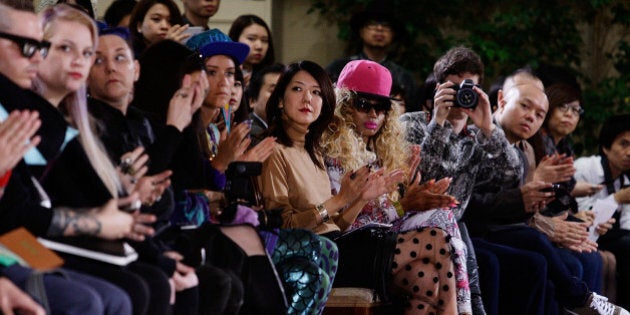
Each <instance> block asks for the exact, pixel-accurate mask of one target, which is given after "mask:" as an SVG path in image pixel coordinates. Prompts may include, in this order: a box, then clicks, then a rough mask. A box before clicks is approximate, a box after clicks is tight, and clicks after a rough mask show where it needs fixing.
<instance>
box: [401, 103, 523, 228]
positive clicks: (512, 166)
mask: <svg viewBox="0 0 630 315" xmlns="http://www.w3.org/2000/svg"><path fill="white" fill-rule="evenodd" d="M427 117H428V115H427V114H426V113H424V112H413V113H407V114H404V115H403V116H402V117H401V121H402V122H403V123H404V124H405V126H406V128H407V140H408V141H410V142H411V143H413V144H419V145H421V147H422V150H421V156H422V162H421V163H420V168H421V172H422V180H423V181H428V180H430V179H434V178H435V179H440V178H444V177H452V178H453V181H452V182H451V186H450V187H449V191H448V193H449V194H451V195H452V196H454V197H455V198H457V200H458V201H459V202H460V204H459V206H458V207H457V208H455V209H453V211H454V212H455V216H456V217H457V219H458V220H460V219H461V218H462V216H463V215H464V210H465V209H466V207H467V206H468V202H469V200H470V197H471V195H472V193H473V188H474V187H475V186H483V185H485V184H487V183H490V182H492V183H494V184H496V185H503V184H505V183H512V182H514V181H516V182H518V181H519V179H520V178H521V176H522V174H523V169H522V165H521V160H520V158H519V154H518V152H517V150H515V149H514V148H513V147H512V145H510V143H509V142H508V141H507V139H506V138H505V134H504V132H503V130H502V129H501V128H498V127H497V128H495V129H494V131H493V132H492V135H491V137H486V136H485V135H484V134H483V132H480V131H478V130H477V129H476V128H474V127H469V128H467V129H464V130H463V132H462V133H460V134H455V133H454V132H453V126H452V125H451V124H450V123H449V122H448V121H447V122H445V123H444V126H440V125H438V124H437V123H435V122H434V121H431V122H430V123H427V121H426V120H427Z"/></svg>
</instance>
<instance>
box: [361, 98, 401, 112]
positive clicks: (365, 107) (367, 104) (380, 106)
mask: <svg viewBox="0 0 630 315" xmlns="http://www.w3.org/2000/svg"><path fill="white" fill-rule="evenodd" d="M353 105H354V108H356V109H357V110H358V111H359V112H361V113H365V114H368V113H369V112H370V111H372V109H374V111H375V112H376V114H379V115H380V114H384V113H385V112H387V111H389V110H390V109H391V108H392V102H391V101H390V100H384V99H380V100H379V99H374V98H367V97H363V96H357V97H356V98H355V99H354V104H353Z"/></svg>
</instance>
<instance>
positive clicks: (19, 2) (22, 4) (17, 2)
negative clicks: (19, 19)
mask: <svg viewBox="0 0 630 315" xmlns="http://www.w3.org/2000/svg"><path fill="white" fill-rule="evenodd" d="M0 4H1V5H5V6H7V7H9V8H11V9H14V10H18V11H28V12H34V11H35V7H34V6H33V0H0Z"/></svg>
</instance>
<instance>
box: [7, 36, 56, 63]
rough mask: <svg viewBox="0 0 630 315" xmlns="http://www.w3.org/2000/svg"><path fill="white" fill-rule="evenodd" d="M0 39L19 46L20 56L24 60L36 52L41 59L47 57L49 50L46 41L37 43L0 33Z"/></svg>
mask: <svg viewBox="0 0 630 315" xmlns="http://www.w3.org/2000/svg"><path fill="white" fill-rule="evenodd" d="M0 38H4V39H8V40H10V41H12V42H14V43H16V44H18V46H20V52H21V53H22V56H24V57H26V58H31V57H33V55H35V53H36V52H37V51H39V54H40V55H42V58H46V55H48V49H50V42H48V41H45V40H43V41H41V42H40V41H37V40H34V39H32V38H28V37H22V36H17V35H11V34H7V33H2V32H0Z"/></svg>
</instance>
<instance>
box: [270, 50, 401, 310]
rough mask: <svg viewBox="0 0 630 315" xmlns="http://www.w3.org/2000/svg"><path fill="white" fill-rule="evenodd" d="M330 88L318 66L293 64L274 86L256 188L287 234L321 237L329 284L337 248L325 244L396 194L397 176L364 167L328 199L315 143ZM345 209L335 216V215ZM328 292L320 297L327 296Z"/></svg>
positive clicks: (325, 119)
mask: <svg viewBox="0 0 630 315" xmlns="http://www.w3.org/2000/svg"><path fill="white" fill-rule="evenodd" d="M334 107H335V96H334V90H333V86H332V82H331V81H330V79H329V78H328V75H327V74H326V72H325V71H324V69H322V68H321V67H320V66H319V65H317V64H315V63H313V62H310V61H301V62H297V63H293V64H291V65H289V66H288V67H287V70H286V71H285V72H284V74H283V75H282V76H281V77H280V79H279V80H278V83H277V85H276V88H275V90H274V92H273V94H272V95H271V97H270V98H269V101H268V102H267V117H268V118H269V123H270V127H269V130H268V135H271V136H273V137H276V139H277V142H278V145H277V146H276V148H275V149H274V152H273V153H272V155H271V156H270V157H269V158H268V159H267V160H266V161H265V162H264V163H263V169H262V175H261V176H260V177H259V187H260V190H261V192H262V195H263V198H264V203H265V208H266V209H273V208H282V209H283V211H282V216H283V225H284V227H286V228H302V229H308V230H312V231H315V232H316V233H317V234H320V235H321V236H322V237H321V239H322V251H321V255H320V257H321V258H322V260H321V262H320V264H319V265H320V267H321V268H322V269H323V270H325V271H326V272H325V273H326V275H327V277H328V278H329V279H326V277H322V278H323V279H322V280H321V281H327V280H330V282H332V280H333V278H334V275H335V272H336V269H337V268H336V265H337V258H338V257H337V247H336V245H335V244H334V243H333V242H332V241H330V240H329V238H330V239H333V238H335V237H336V236H338V235H339V234H340V231H343V230H345V229H346V228H347V227H348V226H349V225H350V224H351V223H352V222H351V221H352V220H353V218H354V217H356V213H354V214H353V212H357V211H360V210H361V208H362V207H363V205H364V204H365V203H366V202H367V201H368V200H370V199H372V198H374V197H376V196H379V195H381V194H384V193H386V192H388V191H391V190H393V189H395V188H396V184H397V183H398V182H399V181H402V179H403V176H402V172H400V171H396V172H392V173H390V174H387V175H384V170H379V171H378V172H374V173H371V172H370V169H368V168H367V167H362V168H360V169H359V170H356V171H355V172H348V174H346V176H344V177H343V178H342V180H341V189H340V192H339V193H338V194H337V195H335V196H332V194H331V189H330V181H329V179H328V174H327V173H326V169H325V166H324V161H323V158H322V155H321V152H320V137H321V134H322V133H323V131H324V130H325V129H326V128H327V126H328V124H329V122H330V120H331V119H332V117H333V114H334ZM342 209H346V210H344V211H343V213H342V214H340V210H342ZM329 292H330V287H329V288H328V289H327V290H326V292H325V293H324V295H323V296H324V299H323V301H322V306H323V303H325V300H326V296H327V295H328V293H329ZM320 296H321V295H320ZM320 310H321V309H320Z"/></svg>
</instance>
